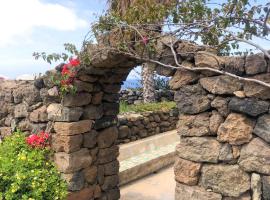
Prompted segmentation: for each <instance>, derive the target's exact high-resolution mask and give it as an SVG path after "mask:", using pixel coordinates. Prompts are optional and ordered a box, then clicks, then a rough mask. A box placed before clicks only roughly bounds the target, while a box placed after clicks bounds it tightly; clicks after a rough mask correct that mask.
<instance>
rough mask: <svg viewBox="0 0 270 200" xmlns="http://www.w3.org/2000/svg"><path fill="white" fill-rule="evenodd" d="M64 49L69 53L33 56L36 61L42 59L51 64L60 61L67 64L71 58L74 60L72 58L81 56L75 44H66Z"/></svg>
mask: <svg viewBox="0 0 270 200" xmlns="http://www.w3.org/2000/svg"><path fill="white" fill-rule="evenodd" d="M64 47H65V51H66V52H67V53H52V54H47V53H46V52H34V53H33V56H34V58H35V59H36V60H38V59H40V58H42V59H43V60H44V61H45V62H47V63H49V64H51V63H52V62H58V61H63V62H66V61H67V60H68V59H69V58H72V56H74V55H75V56H78V55H79V51H78V50H77V48H76V46H75V45H74V44H70V43H65V44H64Z"/></svg>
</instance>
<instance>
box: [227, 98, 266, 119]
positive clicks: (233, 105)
mask: <svg viewBox="0 0 270 200" xmlns="http://www.w3.org/2000/svg"><path fill="white" fill-rule="evenodd" d="M229 109H231V110H232V111H236V112H241V113H244V114H248V115H251V116H252V117H256V116H258V115H260V114H263V113H266V112H268V109H269V103H268V102H267V101H260V100H257V99H251V98H245V99H240V98H236V97H235V98H232V99H231V101H230V103H229Z"/></svg>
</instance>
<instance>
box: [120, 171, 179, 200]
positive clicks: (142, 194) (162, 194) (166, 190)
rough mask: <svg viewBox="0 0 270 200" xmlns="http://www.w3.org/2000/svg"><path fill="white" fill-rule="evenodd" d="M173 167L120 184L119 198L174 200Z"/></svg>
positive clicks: (126, 199) (128, 199)
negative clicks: (123, 184)
mask: <svg viewBox="0 0 270 200" xmlns="http://www.w3.org/2000/svg"><path fill="white" fill-rule="evenodd" d="M174 190H175V180H174V173H173V167H172V166H170V167H169V168H166V169H163V170H161V171H159V172H157V173H155V174H151V175H149V176H146V177H144V178H142V179H139V180H137V181H134V182H132V183H130V184H127V185H125V186H122V187H121V188H120V191H121V198H120V199H121V200H174Z"/></svg>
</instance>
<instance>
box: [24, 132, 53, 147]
mask: <svg viewBox="0 0 270 200" xmlns="http://www.w3.org/2000/svg"><path fill="white" fill-rule="evenodd" d="M49 137H50V135H49V133H46V132H44V131H41V132H40V133H38V134H32V135H30V136H28V137H27V138H26V143H27V144H28V145H30V146H31V147H33V148H44V147H47V146H48V145H49Z"/></svg>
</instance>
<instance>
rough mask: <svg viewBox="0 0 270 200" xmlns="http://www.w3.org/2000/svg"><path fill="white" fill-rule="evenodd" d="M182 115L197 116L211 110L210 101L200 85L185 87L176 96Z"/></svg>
mask: <svg viewBox="0 0 270 200" xmlns="http://www.w3.org/2000/svg"><path fill="white" fill-rule="evenodd" d="M174 100H175V101H176V102H177V107H178V109H179V112H180V113H185V114H197V113H200V112H204V111H206V110H208V109H210V107H211V106H210V103H211V101H210V99H208V97H207V93H206V91H205V90H204V89H203V88H202V87H201V86H200V85H199V84H196V85H185V86H183V87H181V88H180V90H179V91H177V92H176V93H175V95H174Z"/></svg>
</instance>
